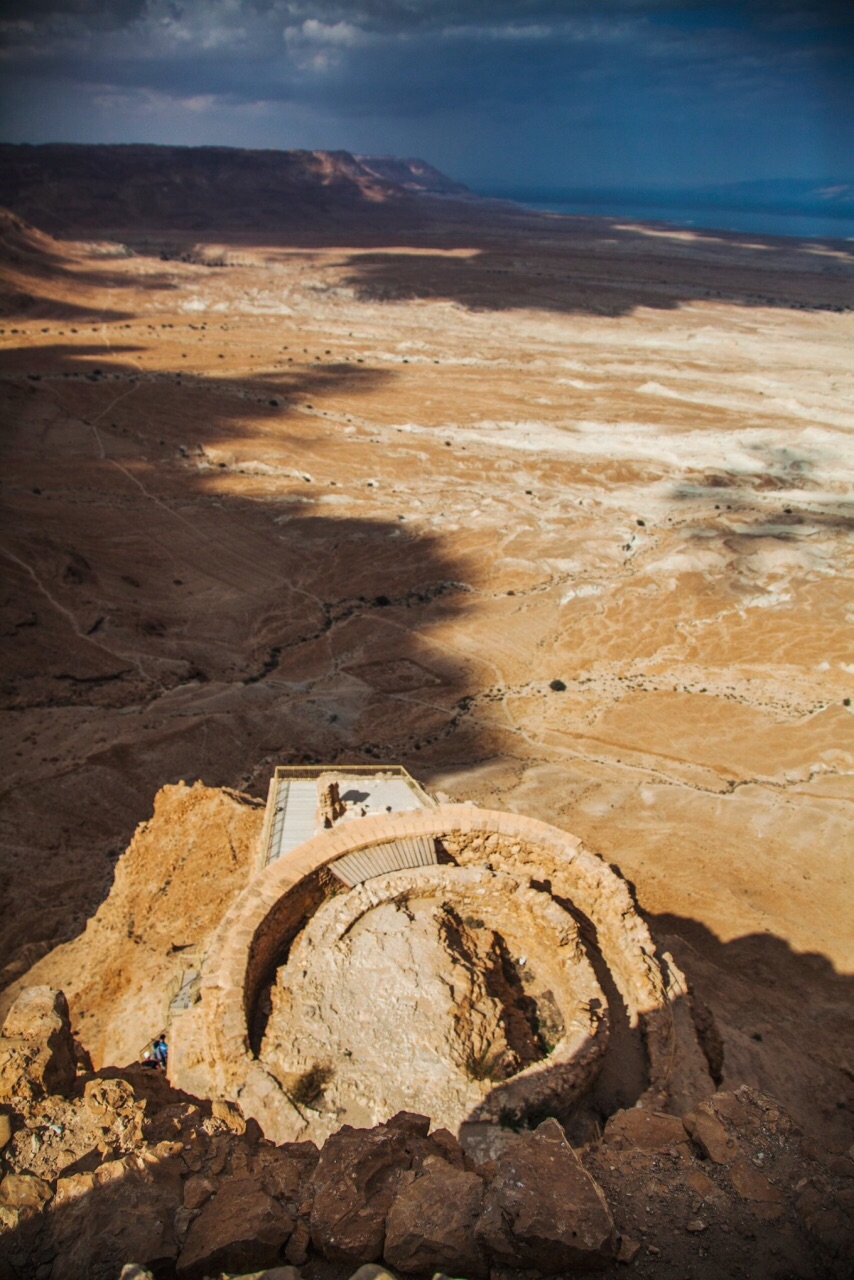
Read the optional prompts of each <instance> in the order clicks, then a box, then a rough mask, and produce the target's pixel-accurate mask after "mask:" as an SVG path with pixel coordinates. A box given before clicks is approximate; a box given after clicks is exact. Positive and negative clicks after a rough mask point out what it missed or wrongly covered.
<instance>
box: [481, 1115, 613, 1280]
mask: <svg viewBox="0 0 854 1280" xmlns="http://www.w3.org/2000/svg"><path fill="white" fill-rule="evenodd" d="M476 1236H477V1240H478V1242H479V1244H480V1245H481V1246H482V1247H483V1248H484V1249H485V1250H487V1252H488V1254H489V1255H490V1257H491V1258H492V1259H493V1260H494V1262H495V1263H496V1264H497V1265H498V1266H499V1267H513V1268H516V1269H522V1270H537V1271H542V1272H544V1273H546V1274H548V1275H554V1274H558V1273H560V1272H564V1271H582V1270H584V1271H586V1270H593V1269H596V1268H598V1267H604V1266H606V1265H607V1264H608V1262H609V1261H611V1259H613V1258H614V1257H615V1256H616V1235H615V1231H614V1224H613V1222H612V1220H611V1215H610V1213H609V1212H608V1206H607V1204H606V1202H605V1197H604V1196H603V1194H602V1192H601V1190H600V1189H599V1187H598V1185H597V1184H596V1183H595V1182H594V1181H593V1179H592V1178H591V1177H590V1175H589V1174H588V1173H586V1172H585V1170H584V1169H583V1168H582V1165H581V1163H580V1161H579V1160H578V1157H577V1156H576V1154H575V1152H574V1151H573V1150H572V1147H571V1146H570V1145H569V1143H568V1142H567V1140H566V1135H565V1134H564V1132H563V1129H562V1128H561V1127H560V1125H559V1124H558V1123H557V1121H556V1120H547V1121H545V1123H544V1124H541V1125H540V1126H539V1128H538V1129H537V1130H536V1131H535V1132H534V1133H520V1134H517V1135H516V1137H515V1140H514V1141H512V1142H510V1143H508V1144H507V1146H506V1147H505V1148H504V1150H503V1151H502V1152H501V1153H500V1154H499V1155H498V1157H497V1159H496V1161H495V1172H494V1174H493V1176H492V1180H491V1182H490V1185H489V1187H488V1189H487V1192H486V1198H485V1204H484V1210H483V1214H482V1216H481V1219H480V1222H479V1223H478V1226H477V1231H476Z"/></svg>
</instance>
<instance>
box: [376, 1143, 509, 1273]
mask: <svg viewBox="0 0 854 1280" xmlns="http://www.w3.org/2000/svg"><path fill="white" fill-rule="evenodd" d="M483 1196H484V1185H483V1180H482V1179H481V1178H479V1177H478V1176H477V1174H475V1173H466V1172H464V1171H463V1170H462V1169H459V1168H455V1167H454V1166H453V1165H451V1164H448V1163H447V1162H446V1161H445V1160H441V1159H439V1158H438V1157H437V1156H432V1157H428V1158H427V1159H426V1160H425V1161H424V1166H423V1172H422V1174H421V1176H420V1177H418V1178H416V1179H415V1181H414V1182H411V1183H410V1184H409V1185H408V1186H406V1187H404V1188H403V1190H402V1191H401V1193H400V1195H398V1197H397V1198H396V1199H395V1201H394V1203H393V1204H392V1206H391V1209H390V1210H389V1213H388V1218H387V1219H386V1235H385V1250H384V1256H385V1260H386V1262H387V1263H388V1264H389V1266H390V1267H394V1268H395V1269H396V1270H398V1271H403V1272H419V1271H427V1272H436V1271H445V1272H448V1274H450V1275H453V1276H459V1275H464V1276H480V1275H485V1274H486V1273H487V1271H488V1266H487V1265H486V1262H485V1258H484V1254H483V1249H482V1248H481V1247H480V1246H479V1244H478V1242H477V1240H476V1238H475V1228H476V1226H477V1223H478V1220H479V1218H480V1215H481V1211H482V1209H483Z"/></svg>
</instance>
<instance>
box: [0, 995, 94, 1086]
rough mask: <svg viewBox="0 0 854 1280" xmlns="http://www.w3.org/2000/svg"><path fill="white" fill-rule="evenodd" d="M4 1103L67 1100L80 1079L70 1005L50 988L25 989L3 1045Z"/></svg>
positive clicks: (6, 1028)
mask: <svg viewBox="0 0 854 1280" xmlns="http://www.w3.org/2000/svg"><path fill="white" fill-rule="evenodd" d="M0 1046H2V1047H1V1048H0V1102H9V1101H13V1100H24V1101H27V1102H29V1101H33V1100H36V1099H39V1098H43V1097H45V1096H47V1095H49V1094H63V1095H67V1094H68V1093H69V1092H70V1090H71V1088H72V1086H73V1084H74V1079H75V1076H76V1074H77V1067H76V1062H75V1054H74V1040H73V1039H72V1036H71V1026H70V1023H69V1017H68V1002H67V1001H66V999H65V996H64V995H63V993H62V992H61V991H55V990H54V989H53V988H52V987H27V988H26V989H25V990H24V991H22V992H21V994H20V995H19V996H18V998H17V1000H16V1001H15V1003H14V1004H13V1005H12V1007H11V1009H10V1010H9V1012H8V1014H7V1015H6V1021H5V1022H4V1024H3V1037H2V1040H0Z"/></svg>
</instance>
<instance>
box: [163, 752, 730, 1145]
mask: <svg viewBox="0 0 854 1280" xmlns="http://www.w3.org/2000/svg"><path fill="white" fill-rule="evenodd" d="M295 772H296V771H295ZM393 780H394V775H393V774H391V773H390V772H389V771H388V770H383V769H382V768H378V769H377V770H376V771H374V772H371V771H369V770H365V771H364V772H363V773H362V774H361V775H356V776H354V775H353V774H350V775H342V774H340V773H336V772H335V771H333V770H325V769H324V770H321V769H319V770H317V774H316V777H314V778H311V777H306V778H303V777H300V778H298V779H297V781H298V782H300V783H301V784H303V785H305V786H306V787H307V786H308V785H309V784H310V785H311V788H312V791H313V793H314V794H315V795H316V813H315V817H314V820H313V823H312V830H313V831H314V834H313V835H311V836H310V838H308V839H307V840H303V841H301V842H300V843H299V844H297V845H296V846H295V847H290V848H287V849H286V851H285V852H282V853H280V854H277V856H274V857H272V858H271V857H270V849H271V847H273V846H274V845H275V844H276V841H280V842H281V841H283V840H284V842H285V843H287V840H286V836H287V830H288V826H287V815H286V818H285V821H284V823H281V822H280V823H279V826H278V827H277V825H276V824H277V813H278V814H280V813H281V809H282V802H281V791H280V788H281V787H287V788H288V794H287V800H286V801H285V802H284V803H285V804H286V805H293V804H294V783H293V779H274V782H273V784H272V785H271V792H270V800H269V802H268V813H267V818H266V821H265V824H264V834H263V835H262V839H261V847H260V849H259V857H258V870H257V873H256V874H255V876H254V877H253V879H252V880H251V882H250V883H249V885H248V886H247V887H246V889H245V890H244V892H243V893H242V894H241V895H240V896H239V898H238V899H237V901H236V902H235V903H234V905H233V907H232V909H231V911H230V912H229V913H228V914H227V916H226V917H225V919H224V920H223V922H222V925H221V927H220V928H219V930H218V931H217V933H216V935H215V937H214V939H213V941H212V943H211V945H210V946H209V947H208V950H207V954H206V955H205V957H204V959H203V961H202V964H201V967H200V975H199V979H198V982H197V985H196V991H197V997H198V998H197V1000H196V1002H195V1003H194V1004H192V1005H190V1006H189V1007H188V1008H184V1009H178V1010H175V1011H174V1013H173V1017H172V1020H171V1025H170V1029H169V1043H170V1065H169V1076H170V1080H171V1081H172V1083H173V1084H174V1085H176V1086H177V1087H179V1088H181V1089H185V1090H187V1091H188V1092H191V1093H194V1094H196V1095H197V1096H200V1097H216V1098H221V1099H223V1100H227V1101H230V1102H233V1103H237V1104H239V1106H240V1108H241V1110H242V1112H243V1113H244V1114H245V1115H247V1116H252V1117H253V1118H254V1119H256V1120H257V1121H258V1123H259V1124H260V1125H261V1127H262V1129H263V1130H264V1132H265V1133H266V1134H267V1135H268V1136H269V1137H272V1138H275V1140H276V1141H279V1142H286V1141H287V1142H292V1141H300V1140H304V1139H306V1138H310V1139H315V1140H317V1139H322V1138H325V1137H327V1136H328V1135H329V1134H331V1133H333V1132H334V1131H335V1130H336V1129H338V1128H339V1127H340V1126H341V1124H346V1123H351V1124H368V1125H373V1124H378V1123H381V1122H382V1121H384V1120H386V1119H387V1118H388V1116H389V1115H392V1114H394V1113H395V1112H396V1111H399V1110H414V1111H428V1112H429V1113H430V1114H431V1116H432V1117H433V1119H434V1121H435V1122H436V1123H440V1124H442V1125H444V1126H446V1127H448V1128H450V1129H452V1130H453V1131H454V1132H456V1133H459V1134H460V1136H461V1139H462V1140H463V1142H464V1145H466V1146H467V1148H468V1149H469V1150H470V1151H472V1152H474V1151H475V1150H477V1152H478V1153H479V1154H480V1155H482V1156H484V1157H485V1156H486V1154H487V1153H488V1151H489V1149H490V1143H491V1141H492V1140H493V1138H494V1137H495V1133H496V1131H497V1130H500V1129H501V1127H502V1126H504V1127H506V1126H507V1125H515V1126H517V1127H518V1126H525V1125H529V1124H530V1123H531V1122H532V1121H536V1119H537V1118H538V1117H545V1116H554V1117H557V1118H559V1119H560V1120H561V1121H562V1122H564V1123H565V1124H566V1125H567V1126H568V1127H569V1131H570V1132H571V1134H572V1135H573V1136H574V1137H575V1138H577V1139H581V1138H583V1137H584V1135H585V1133H586V1131H587V1130H588V1129H589V1128H590V1127H591V1125H593V1124H595V1123H597V1122H598V1119H597V1118H601V1114H602V1112H603V1110H604V1111H605V1112H606V1113H607V1112H608V1111H609V1110H614V1109H616V1107H618V1106H625V1105H634V1104H635V1103H637V1102H641V1103H642V1104H644V1105H654V1106H659V1107H661V1106H665V1105H666V1106H674V1107H677V1108H679V1107H682V1108H684V1106H686V1105H687V1104H688V1102H689V1101H691V1100H695V1099H697V1098H698V1097H702V1096H705V1095H707V1094H709V1093H711V1092H712V1091H713V1089H714V1083H713V1080H712V1078H711V1076H710V1073H709V1068H708V1063H707V1061H706V1057H705V1056H704V1052H703V1047H702V1044H701V1042H700V1040H699V1038H698V1036H697V1033H696V1030H695V1026H694V1021H693V1019H692V1014H691V1001H690V995H689V992H688V989H687V984H686V982H685V979H684V977H683V975H682V974H681V973H680V972H679V970H678V969H677V967H676V965H675V963H674V961H673V959H672V957H670V956H669V955H666V954H665V955H661V956H659V955H658V954H657V951H656V947H655V944H654V943H653V940H652V938H651V937H650V934H649V931H648V929H647V927H646V925H645V923H644V922H643V920H642V919H641V917H640V916H639V914H638V913H637V911H636V909H635V905H634V902H633V899H632V896H631V894H630V892H629V889H628V886H627V885H626V883H625V882H624V881H623V880H622V878H621V877H620V876H619V874H618V873H617V872H616V871H615V870H613V869H612V868H610V867H608V866H607V865H606V864H605V863H604V862H603V861H602V860H601V859H600V858H599V857H597V856H596V855H595V854H593V853H591V852H590V851H588V850H587V849H585V848H584V847H583V846H582V844H581V842H580V841H579V840H577V839H576V838H574V837H573V836H570V835H568V834H567V833H566V832H564V831H561V830H558V829H557V828H555V827H551V826H549V825H548V824H546V823H543V822H539V821H536V820H535V819H533V818H528V817H524V816H522V815H518V814H510V813H502V812H497V811H491V810H488V809H481V808H478V807H477V806H475V805H471V804H445V803H442V804H440V803H437V802H436V801H435V800H434V799H433V798H432V797H429V796H427V795H426V793H424V792H422V791H421V789H420V788H418V787H417V784H413V786H412V795H413V803H412V807H410V808H408V809H406V810H403V811H400V810H398V811H392V812H389V811H388V809H387V807H383V808H382V809H381V811H374V812H368V813H367V814H366V816H364V817H362V816H359V817H358V820H355V821H354V820H352V819H353V816H354V815H353V807H354V806H353V804H352V803H350V804H348V803H346V802H345V800H344V797H346V796H348V795H350V796H355V797H357V800H356V804H358V807H359V810H360V811H361V810H362V809H363V808H364V807H365V804H368V805H370V803H371V799H372V797H373V796H375V795H376V794H380V793H381V798H383V799H385V798H386V795H387V794H391V793H390V792H387V791H382V788H384V787H385V788H388V786H389V785H390V782H391V781H393ZM397 781H403V782H406V783H407V785H408V782H409V781H410V780H408V779H400V778H399V777H398V779H397ZM315 788H316V790H315ZM397 794H398V797H399V796H400V794H402V793H400V792H398V793H397ZM300 803H302V802H301V801H300V800H299V797H298V796H297V809H299V804H300ZM274 852H275V850H274Z"/></svg>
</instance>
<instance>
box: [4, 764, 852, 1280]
mask: <svg viewBox="0 0 854 1280" xmlns="http://www.w3.org/2000/svg"><path fill="white" fill-rule="evenodd" d="M306 772H308V771H303V774H305V773H306ZM318 774H319V775H320V776H319V777H318V776H317V775H318ZM402 774H403V771H400V772H398V773H394V772H393V771H389V770H377V771H375V772H374V773H373V774H370V773H368V774H366V776H365V777H364V778H363V779H362V780H360V779H359V778H354V776H353V773H352V771H351V772H350V773H349V774H348V775H347V776H341V775H340V774H339V773H338V772H337V771H330V770H317V771H316V772H315V773H314V775H313V776H309V777H305V776H302V777H298V778H297V781H298V782H300V783H305V784H310V787H309V788H308V789H309V790H311V791H314V795H315V805H314V808H313V810H312V812H311V813H309V814H308V815H306V814H305V813H304V812H303V811H302V808H301V805H302V801H303V799H304V798H305V796H304V794H303V793H304V792H305V791H306V789H307V788H306V787H305V786H303V787H302V789H301V788H300V787H299V786H297V787H293V788H292V787H291V779H287V778H280V777H279V776H277V777H276V778H274V780H273V783H272V784H271V791H270V802H269V805H268V810H267V814H266V820H265V823H264V831H263V834H262V838H261V842H260V845H259V849H258V856H257V864H256V872H255V874H254V876H253V877H252V878H251V880H250V883H249V884H248V885H247V887H246V888H245V890H244V891H243V892H242V893H241V894H240V896H239V897H238V898H237V900H236V901H235V902H234V904H233V906H232V908H231V910H230V911H229V912H228V913H227V915H226V916H225V918H224V919H223V920H222V923H221V925H220V927H219V929H218V930H217V932H216V934H215V935H214V937H213V939H212V940H211V942H210V943H209V945H208V946H207V948H206V951H205V954H204V956H203V957H202V958H201V964H200V967H199V971H198V972H197V973H194V974H193V975H192V981H191V982H189V983H188V984H186V986H184V987H182V991H183V993H184V996H185V998H183V999H181V1000H179V1001H173V1008H172V1017H171V1023H170V1027H169V1042H170V1062H169V1073H168V1075H169V1078H168V1080H167V1079H166V1077H165V1076H164V1075H163V1074H162V1073H161V1072H158V1071H156V1070H151V1069H146V1068H145V1067H143V1066H139V1065H138V1066H133V1067H129V1068H125V1069H123V1070H118V1069H116V1068H104V1069H102V1070H101V1071H98V1072H95V1071H93V1070H92V1067H91V1063H90V1062H89V1061H88V1058H87V1055H86V1053H85V1051H84V1050H83V1049H81V1047H80V1046H79V1045H78V1044H76V1043H75V1042H74V1040H73V1038H72V1035H71V1030H70V1024H69V1016H68V1007H67V1004H66V1002H65V998H64V996H63V995H62V993H61V992H57V991H54V990H51V989H50V988H48V987H33V988H28V989H24V990H23V991H22V992H21V993H20V994H19V995H18V996H17V999H16V1000H15V1001H14V1003H13V1005H12V1007H11V1009H10V1011H9V1013H8V1016H7V1018H6V1022H5V1025H4V1027H3V1029H2V1037H0V1280H24V1278H27V1280H28V1278H29V1277H32V1276H35V1277H37V1278H38V1280H76V1278H77V1277H78V1276H81V1275H86V1276H88V1277H91V1278H92V1280H117V1278H118V1277H119V1273H120V1272H122V1275H123V1278H124V1280H131V1276H133V1277H134V1280H144V1278H145V1277H149V1276H151V1277H157V1278H158V1280H173V1278H175V1280H177V1278H179V1277H180V1278H181V1280H204V1277H219V1276H223V1275H224V1273H226V1272H227V1273H228V1274H229V1275H230V1276H234V1275H235V1274H237V1273H240V1272H249V1271H252V1272H253V1273H254V1275H255V1276H256V1278H257V1276H258V1269H259V1268H263V1267H269V1268H273V1269H274V1270H273V1271H272V1272H271V1273H270V1277H269V1280H274V1277H275V1280H300V1275H301V1272H300V1270H298V1269H300V1268H305V1277H306V1280H314V1277H315V1276H318V1277H322V1278H323V1280H344V1278H345V1277H348V1276H350V1275H351V1273H352V1271H353V1269H354V1268H356V1267H359V1266H360V1265H361V1264H379V1263H384V1264H385V1265H386V1266H388V1267H390V1268H392V1272H393V1274H397V1275H400V1276H407V1275H412V1276H415V1277H417V1276H429V1275H431V1274H432V1273H434V1272H436V1271H439V1272H443V1273H446V1274H448V1275H454V1276H459V1277H472V1278H473V1280H474V1278H484V1280H485V1278H486V1277H490V1280H507V1278H508V1277H511V1276H512V1277H514V1280H515V1278H517V1277H523V1278H526V1280H537V1278H538V1277H540V1276H546V1275H554V1274H565V1273H567V1272H572V1271H575V1270H584V1271H587V1270H598V1271H600V1272H603V1273H604V1274H605V1275H606V1276H609V1277H610V1276H616V1275H617V1274H624V1273H625V1267H627V1266H630V1267H631V1266H634V1267H635V1268H636V1269H637V1270H638V1273H639V1274H651V1273H650V1271H649V1268H650V1267H653V1268H655V1267H656V1265H657V1264H658V1263H659V1262H664V1261H666V1262H667V1263H668V1264H669V1265H670V1266H671V1269H672V1267H675V1268H676V1270H677V1271H678V1272H679V1273H680V1274H686V1275H687V1274H691V1275H694V1276H695V1277H707V1278H708V1280H716V1278H717V1277H718V1276H719V1275H721V1274H734V1275H736V1274H742V1273H744V1274H750V1275H756V1276H763V1277H764V1276H768V1277H769V1280H770V1277H771V1276H783V1275H787V1276H788V1275H792V1276H803V1277H808V1276H811V1277H816V1280H820V1277H823V1276H827V1277H842V1276H843V1275H845V1274H847V1271H846V1266H847V1260H848V1259H849V1258H850V1252H851V1248H852V1245H854V1235H852V1231H851V1210H852V1192H851V1186H852V1183H851V1179H852V1177H854V1160H852V1158H851V1154H850V1153H849V1154H844V1153H841V1152H839V1153H833V1152H827V1151H822V1150H820V1149H819V1148H818V1147H817V1144H815V1143H813V1142H811V1141H809V1140H808V1139H805V1138H804V1137H803V1135H801V1134H800V1133H799V1132H798V1130H797V1129H796V1128H795V1126H794V1124H793V1122H792V1121H791V1119H790V1118H789V1117H788V1115H787V1114H786V1113H785V1112H784V1111H783V1110H782V1108H781V1107H779V1105H778V1104H777V1103H775V1102H774V1100H773V1099H771V1098H768V1097H766V1096H765V1095H762V1094H760V1093H758V1092H756V1091H755V1090H752V1089H748V1088H741V1089H739V1090H737V1091H735V1092H731V1091H723V1092H715V1083H714V1080H713V1079H712V1074H711V1073H712V1071H713V1069H714V1068H713V1067H711V1068H710V1065H709V1058H707V1056H706V1050H705V1048H704V1044H705V1037H704V1034H701V1032H702V1029H703V1027H704V1026H705V1025H706V1024H705V1021H704V1019H699V1018H697V1019H695V1016H694V1012H693V1009H692V1002H691V996H690V992H689V990H688V986H687V983H686V981H685V978H684V977H683V975H682V974H680V972H679V971H678V969H677V968H676V966H675V965H674V964H673V961H672V959H671V957H670V956H669V955H667V954H666V953H664V954H660V953H659V952H658V951H657V949H656V946H655V944H654V942H653V940H652V938H651V936H650V934H649V931H648V929H647V926H646V924H645V922H644V921H643V919H642V918H641V916H640V915H639V913H638V911H637V910H636V908H635V904H634V902H633V899H632V895H631V893H630V890H629V887H628V886H627V884H626V883H625V881H623V879H622V878H621V877H620V875H619V874H618V872H617V871H616V870H615V869H613V868H611V867H609V866H607V865H606V864H605V863H604V862H603V861H602V860H601V859H600V858H598V857H597V856H596V855H594V854H593V853H591V852H590V851H589V850H587V849H585V848H584V847H583V845H582V844H581V842H580V841H579V840H577V839H576V838H574V837H572V836H570V835H568V834H567V833H566V832H563V831H560V830H558V829H557V828H554V827H551V826H549V825H547V824H546V823H542V822H538V821H535V820H534V819H531V818H526V817H522V816H520V815H516V814H509V813H500V812H495V811H491V810H487V809H481V808H478V807H477V806H475V805H470V804H452V803H445V802H442V803H439V802H437V801H436V800H435V799H434V798H432V797H430V796H427V795H426V794H425V793H423V792H422V791H421V790H420V788H418V787H417V784H414V783H413V784H412V785H411V786H410V783H411V780H408V781H407V778H406V777H403V776H402ZM283 783H287V786H286V787H283ZM315 788H316V790H315ZM285 792H286V793H287V795H286V799H287V803H290V802H291V801H292V800H294V801H295V802H296V803H295V806H294V808H293V810H292V814H291V817H292V819H293V822H292V823H291V825H290V826H289V824H288V822H287V821H283V820H282V815H283V813H284V812H285V809H286V807H287V806H286V804H285V803H284V802H283V795H284V794H285ZM392 796H397V798H398V800H399V801H400V800H401V799H402V800H403V802H404V804H405V805H406V807H405V808H399V809H397V810H394V809H390V806H389V803H388V801H389V798H390V797H392ZM410 797H411V801H412V802H411V803H410ZM362 810H364V815H365V816H362ZM285 817H287V814H285ZM327 821H328V822H329V823H330V824H331V825H328V826H327V825H326V823H327ZM309 824H310V830H311V834H310V835H309V836H308V838H306V839H303V840H301V841H299V842H298V843H296V844H292V845H291V846H290V847H289V848H285V847H284V846H285V845H286V844H287V838H286V837H287V833H288V831H290V832H291V834H293V832H294V831H300V830H305V829H307V828H308V827H309ZM698 1024H699V1026H700V1028H701V1031H700V1032H698V1029H697V1027H698ZM707 1031H708V1029H707V1027H706V1035H707ZM711 1056H712V1055H710V1057H711ZM428 1113H429V1116H430V1118H428ZM124 1264H129V1265H128V1266H127V1267H124ZM130 1264H139V1265H133V1266H131V1265H130ZM123 1267H124V1271H123ZM148 1268H150V1270H148ZM318 1268H320V1270H318ZM382 1274H383V1273H382V1272H381V1271H380V1270H379V1269H378V1267H376V1266H374V1267H373V1268H372V1269H371V1270H370V1271H368V1269H367V1268H364V1269H363V1270H362V1271H357V1273H356V1276H357V1277H358V1280H379V1277H380V1276H381V1275H382Z"/></svg>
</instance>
